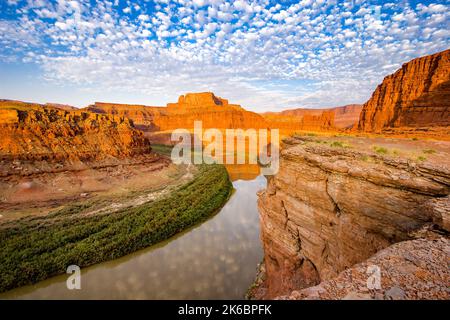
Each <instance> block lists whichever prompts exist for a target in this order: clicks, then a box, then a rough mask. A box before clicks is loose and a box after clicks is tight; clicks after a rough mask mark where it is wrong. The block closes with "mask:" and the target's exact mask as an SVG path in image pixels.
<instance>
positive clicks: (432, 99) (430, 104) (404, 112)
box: [358, 50, 450, 132]
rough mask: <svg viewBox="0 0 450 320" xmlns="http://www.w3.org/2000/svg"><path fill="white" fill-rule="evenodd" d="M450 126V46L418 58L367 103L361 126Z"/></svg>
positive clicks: (379, 128) (364, 128)
mask: <svg viewBox="0 0 450 320" xmlns="http://www.w3.org/2000/svg"><path fill="white" fill-rule="evenodd" d="M433 126H450V50H446V51H443V52H440V53H436V54H434V55H430V56H426V57H422V58H418V59H414V60H412V61H411V62H408V63H406V64H404V65H403V66H402V68H401V69H400V70H398V71H397V72H395V73H394V74H392V75H390V76H387V77H386V78H385V79H384V81H383V83H382V84H380V85H379V86H378V88H377V89H376V90H375V92H374V93H373V95H372V97H371V98H370V100H369V101H368V102H367V103H365V104H364V107H363V110H362V112H361V116H360V119H359V124H358V128H359V130H362V131H366V132H380V131H382V130H383V129H387V128H401V127H433Z"/></svg>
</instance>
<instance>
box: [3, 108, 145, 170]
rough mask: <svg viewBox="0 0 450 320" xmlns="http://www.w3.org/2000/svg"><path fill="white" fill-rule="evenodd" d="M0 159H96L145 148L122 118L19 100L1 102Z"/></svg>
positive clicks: (136, 133) (129, 121)
mask: <svg viewBox="0 0 450 320" xmlns="http://www.w3.org/2000/svg"><path fill="white" fill-rule="evenodd" d="M0 135H1V136H2V139H0V158H2V159H17V160H29V161H34V160H99V159H104V158H108V157H118V158H121V157H126V156H134V155H138V154H144V153H148V152H149V151H150V143H149V141H148V140H147V139H146V138H145V137H144V135H143V133H142V132H140V131H138V130H136V129H135V128H134V125H133V122H132V121H131V120H129V119H128V118H126V117H123V116H117V115H110V114H98V113H97V114H96V113H92V112H86V110H73V111H72V110H62V109H60V108H55V107H50V106H45V105H39V104H27V103H21V102H8V101H1V102H0Z"/></svg>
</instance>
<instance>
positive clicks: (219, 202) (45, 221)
mask: <svg viewBox="0 0 450 320" xmlns="http://www.w3.org/2000/svg"><path fill="white" fill-rule="evenodd" d="M232 190H233V186H232V184H231V181H230V179H229V177H228V174H227V171H226V169H225V167H224V166H221V165H201V166H199V170H198V172H197V173H196V174H195V177H194V179H193V180H191V181H190V182H189V183H186V184H184V185H182V186H181V187H179V188H177V189H176V190H175V191H174V192H173V193H171V194H170V195H167V196H165V197H164V198H162V199H159V200H156V201H153V202H150V203H145V204H142V205H139V206H135V207H132V208H124V209H123V210H119V211H117V212H114V213H112V214H102V215H92V216H90V215H85V214H83V207H82V206H75V207H74V208H72V209H62V210H59V211H57V212H54V213H52V214H49V215H47V216H41V217H36V216H35V217H25V218H22V219H19V220H16V221H14V222H11V223H7V224H4V225H0V292H4V291H7V290H10V289H13V288H15V287H19V286H23V285H28V284H32V283H36V282H38V281H41V280H44V279H46V278H49V277H51V276H54V275H57V274H61V273H65V272H66V268H67V267H68V266H69V265H78V266H80V267H86V266H89V265H92V264H95V263H99V262H102V261H106V260H112V259H116V258H119V257H121V256H124V255H126V254H129V253H131V252H134V251H137V250H139V249H142V248H145V247H148V246H150V245H152V244H155V243H157V242H159V241H162V240H165V239H167V238H169V237H171V236H173V235H175V234H176V233H178V232H180V231H182V230H184V229H186V228H188V227H190V226H193V225H195V224H197V223H199V222H201V221H204V220H206V219H207V218H208V217H210V216H211V215H212V214H214V213H216V212H217V211H218V210H219V209H220V208H221V207H222V206H223V205H224V204H225V202H226V201H227V200H228V198H229V197H230V195H231V193H232Z"/></svg>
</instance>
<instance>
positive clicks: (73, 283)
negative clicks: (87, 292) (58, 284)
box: [66, 264, 81, 290]
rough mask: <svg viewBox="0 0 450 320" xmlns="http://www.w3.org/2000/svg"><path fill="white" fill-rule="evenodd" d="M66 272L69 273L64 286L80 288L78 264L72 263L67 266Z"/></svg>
mask: <svg viewBox="0 0 450 320" xmlns="http://www.w3.org/2000/svg"><path fill="white" fill-rule="evenodd" d="M66 273H67V274H70V276H69V278H67V280H66V286H67V289H69V290H81V269H80V267H79V266H77V265H75V264H72V265H70V266H68V267H67V271H66Z"/></svg>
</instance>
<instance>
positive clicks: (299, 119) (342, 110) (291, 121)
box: [262, 104, 362, 131]
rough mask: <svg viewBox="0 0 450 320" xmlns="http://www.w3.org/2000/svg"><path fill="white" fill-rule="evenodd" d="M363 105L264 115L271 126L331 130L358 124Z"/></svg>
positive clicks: (292, 110)
mask: <svg viewBox="0 0 450 320" xmlns="http://www.w3.org/2000/svg"><path fill="white" fill-rule="evenodd" d="M361 110H362V105H358V104H352V105H347V106H342V107H336V108H328V109H304V108H298V109H291V110H285V111H281V112H266V113H263V114H262V116H263V117H264V118H265V119H266V120H267V121H268V122H269V125H270V126H271V127H274V128H275V127H278V128H280V129H292V130H313V131H314V130H317V131H329V130H339V129H346V128H351V127H353V126H355V125H357V123H358V120H359V115H360V113H361Z"/></svg>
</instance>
